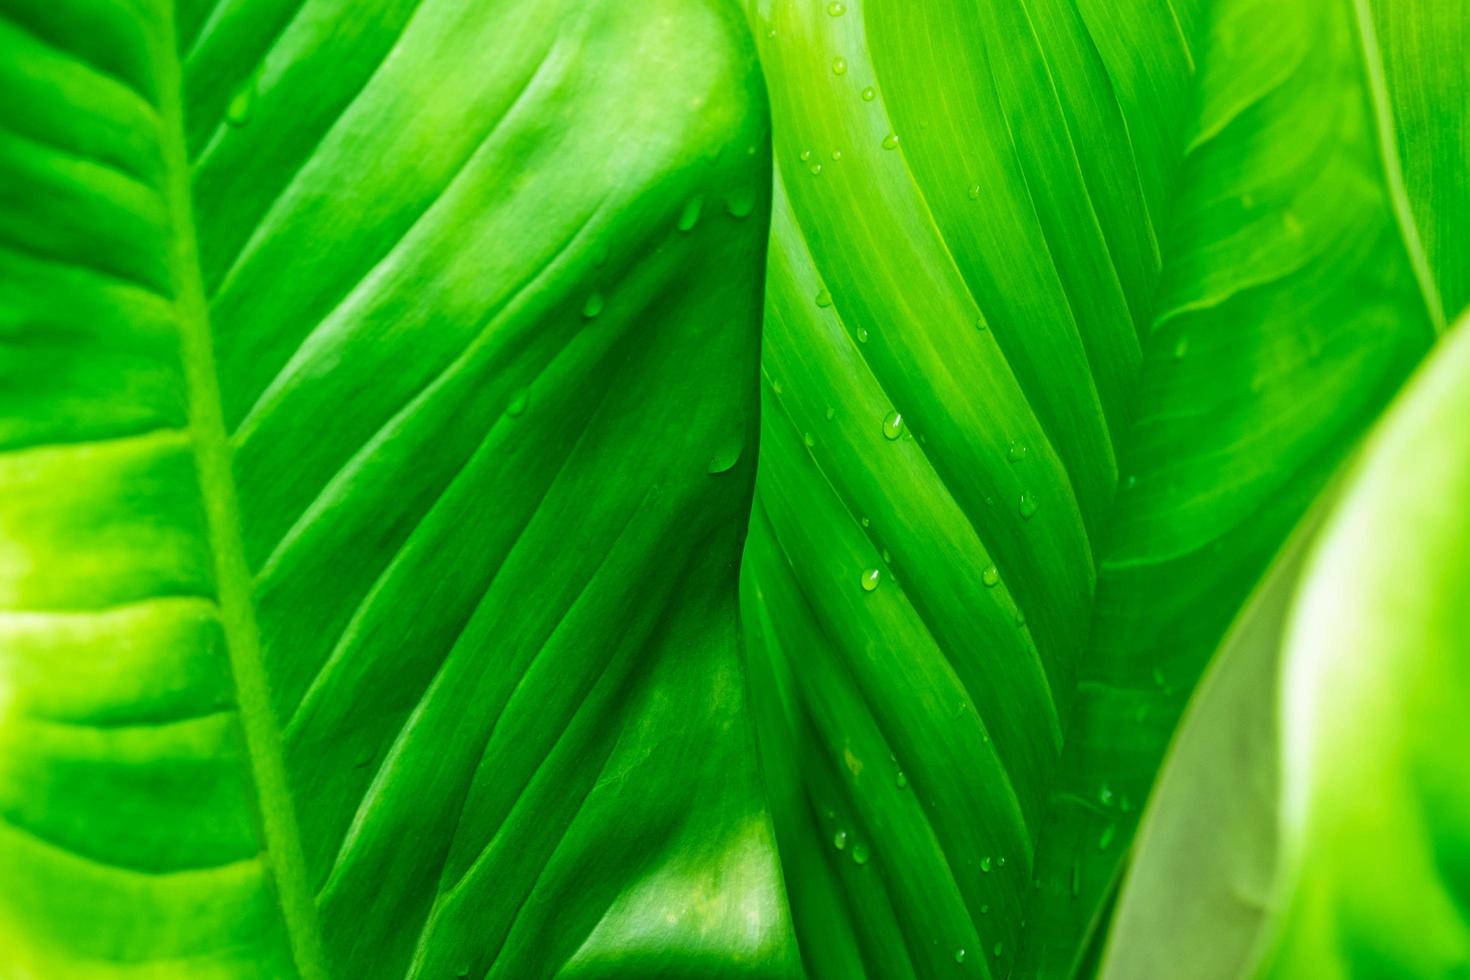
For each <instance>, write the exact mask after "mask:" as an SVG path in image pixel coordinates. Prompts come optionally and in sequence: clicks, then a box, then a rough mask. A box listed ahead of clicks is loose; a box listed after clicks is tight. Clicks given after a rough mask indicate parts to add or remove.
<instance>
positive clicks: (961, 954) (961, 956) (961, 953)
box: [954, 946, 965, 963]
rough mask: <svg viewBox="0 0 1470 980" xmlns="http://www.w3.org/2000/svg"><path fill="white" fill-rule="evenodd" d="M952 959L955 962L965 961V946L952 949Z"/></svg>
mask: <svg viewBox="0 0 1470 980" xmlns="http://www.w3.org/2000/svg"><path fill="white" fill-rule="evenodd" d="M954 961H955V962H956V963H963V962H965V948H964V947H963V946H961V947H960V948H959V949H957V950H955V951H954Z"/></svg>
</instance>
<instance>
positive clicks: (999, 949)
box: [993, 943, 1005, 956]
mask: <svg viewBox="0 0 1470 980" xmlns="http://www.w3.org/2000/svg"><path fill="white" fill-rule="evenodd" d="M1004 949H1005V947H1004V946H1003V945H1001V944H1000V943H996V944H995V946H994V948H993V951H994V953H995V955H996V956H999V955H1000V954H1001V952H1002V951H1003V950H1004Z"/></svg>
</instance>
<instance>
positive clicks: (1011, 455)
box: [1006, 442, 1026, 463]
mask: <svg viewBox="0 0 1470 980" xmlns="http://www.w3.org/2000/svg"><path fill="white" fill-rule="evenodd" d="M1025 458H1026V447H1025V446H1024V445H1022V444H1021V443H1019V442H1013V443H1011V448H1010V449H1007V450H1006V459H1008V460H1010V461H1011V462H1012V463H1019V462H1020V461H1021V460H1023V459H1025Z"/></svg>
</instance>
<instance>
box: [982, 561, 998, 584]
mask: <svg viewBox="0 0 1470 980" xmlns="http://www.w3.org/2000/svg"><path fill="white" fill-rule="evenodd" d="M980 581H982V582H984V583H985V587H986V588H987V589H993V588H995V587H996V586H997V585H999V584H1000V569H998V568H996V567H995V566H994V565H986V566H985V571H983V572H981V573H980Z"/></svg>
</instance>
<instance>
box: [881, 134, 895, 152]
mask: <svg viewBox="0 0 1470 980" xmlns="http://www.w3.org/2000/svg"><path fill="white" fill-rule="evenodd" d="M883 149H885V150H896V149H898V134H897V133H889V134H888V135H887V136H885V137H883Z"/></svg>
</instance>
